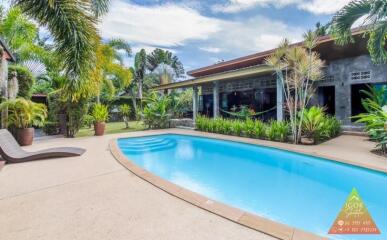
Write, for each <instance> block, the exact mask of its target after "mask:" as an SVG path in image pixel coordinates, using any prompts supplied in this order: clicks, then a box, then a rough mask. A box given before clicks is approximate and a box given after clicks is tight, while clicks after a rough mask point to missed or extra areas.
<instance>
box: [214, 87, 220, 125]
mask: <svg viewBox="0 0 387 240" xmlns="http://www.w3.org/2000/svg"><path fill="white" fill-rule="evenodd" d="M213 98H214V118H217V117H219V82H218V81H215V82H214V88H213Z"/></svg>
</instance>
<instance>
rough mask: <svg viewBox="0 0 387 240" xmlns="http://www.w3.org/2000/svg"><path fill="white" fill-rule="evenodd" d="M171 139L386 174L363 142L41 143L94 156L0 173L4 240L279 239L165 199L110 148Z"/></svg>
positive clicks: (37, 144) (360, 139)
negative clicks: (277, 151)
mask: <svg viewBox="0 0 387 240" xmlns="http://www.w3.org/2000/svg"><path fill="white" fill-rule="evenodd" d="M168 132H169V133H181V134H184V133H190V134H195V135H196V134H199V135H201V136H220V137H221V138H227V139H230V140H242V141H249V142H250V141H251V142H252V143H258V144H263V145H271V146H275V147H280V148H286V149H289V148H290V149H292V150H295V151H303V152H308V153H311V154H317V155H324V156H326V157H329V156H331V157H335V158H340V159H343V160H345V159H347V160H350V161H352V162H354V163H357V164H359V165H364V164H367V166H370V167H372V168H374V169H380V170H384V171H387V159H385V158H383V157H379V156H376V155H374V154H372V153H370V152H369V151H370V150H371V149H372V148H373V147H374V143H371V142H368V141H366V138H364V137H360V136H346V135H344V136H340V137H339V138H336V139H333V140H331V141H328V142H325V143H323V144H321V145H318V146H294V145H289V144H282V143H274V142H267V141H260V140H247V139H241V138H236V137H226V136H221V135H216V134H207V133H201V132H194V131H189V130H178V129H170V130H160V131H144V132H131V133H125V134H114V135H106V136H103V137H87V138H77V139H65V138H56V139H50V140H44V141H37V142H35V143H34V145H33V146H31V147H27V148H26V149H27V150H38V149H42V148H46V147H56V146H77V147H84V148H86V149H87V150H88V151H87V152H86V153H85V154H84V155H83V156H82V157H75V158H67V159H52V160H45V161H36V162H30V163H21V164H15V165H6V166H5V167H4V168H3V169H2V170H1V171H0V232H1V236H2V239H7V240H12V239H23V240H25V239H50V240H51V239H66V240H67V239H93V240H94V239H95V240H98V239H101V240H102V239H179V240H180V239H209V240H210V239H211V240H212V239H275V238H273V237H270V236H268V235H265V234H263V233H260V232H258V231H254V230H252V229H249V228H247V227H243V226H241V225H238V224H236V223H233V222H231V221H229V220H226V219H224V218H222V217H219V216H217V215H215V214H212V213H209V212H207V211H205V210H202V209H200V208H198V207H195V206H193V205H191V204H189V203H187V202H185V201H182V200H180V199H178V198H176V197H174V196H172V195H169V194H167V193H165V192H164V191H162V190H160V189H158V188H156V187H154V186H153V185H151V184H149V183H148V182H145V181H144V180H142V179H140V178H138V177H137V176H135V175H134V174H132V173H131V172H129V171H128V170H127V169H125V168H124V167H122V166H121V165H120V164H119V163H118V162H117V161H116V160H115V159H114V157H113V156H112V155H111V153H110V151H109V149H108V143H109V141H110V140H111V139H115V138H119V137H125V136H127V137H129V136H141V135H144V134H145V135H149V134H155V133H168Z"/></svg>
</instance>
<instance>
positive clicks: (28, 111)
mask: <svg viewBox="0 0 387 240" xmlns="http://www.w3.org/2000/svg"><path fill="white" fill-rule="evenodd" d="M5 109H8V126H10V127H13V128H14V129H15V131H14V134H15V138H16V140H17V141H18V143H19V144H20V145H21V146H28V145H31V144H32V142H33V138H34V128H33V126H37V127H43V125H44V121H45V120H46V117H47V108H46V106H45V105H44V104H40V103H34V102H32V101H31V100H27V99H24V98H17V99H12V100H6V101H5V102H3V103H1V104H0V111H2V110H5Z"/></svg>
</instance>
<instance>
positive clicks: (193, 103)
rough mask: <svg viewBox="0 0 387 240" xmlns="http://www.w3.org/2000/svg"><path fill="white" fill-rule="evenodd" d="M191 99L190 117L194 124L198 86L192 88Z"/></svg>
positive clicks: (196, 113)
mask: <svg viewBox="0 0 387 240" xmlns="http://www.w3.org/2000/svg"><path fill="white" fill-rule="evenodd" d="M192 98H193V99H192V113H193V114H192V115H193V120H194V122H195V121H196V117H197V115H198V86H193V94H192Z"/></svg>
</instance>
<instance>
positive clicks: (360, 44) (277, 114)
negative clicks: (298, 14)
mask: <svg viewBox="0 0 387 240" xmlns="http://www.w3.org/2000/svg"><path fill="white" fill-rule="evenodd" d="M352 34H353V38H354V41H353V42H352V43H349V44H347V45H344V46H340V45H336V43H335V41H334V39H332V38H331V37H330V36H322V37H319V38H318V45H317V46H316V47H315V49H314V51H316V52H318V53H319V54H320V58H321V59H322V60H324V61H325V65H326V66H325V69H324V71H325V74H324V78H323V79H322V80H320V81H318V82H316V83H314V88H315V94H314V96H313V97H312V99H311V104H313V105H320V106H324V107H325V108H326V111H327V112H328V113H330V114H332V115H335V116H336V117H337V118H338V119H339V120H341V121H342V122H343V124H344V125H352V122H353V120H352V119H351V116H354V115H357V114H359V113H360V112H362V111H363V110H364V109H363V108H362V105H361V97H362V93H361V90H362V89H367V86H368V85H376V86H381V85H384V84H387V65H386V64H384V65H383V64H382V65H375V64H373V63H372V61H371V58H370V56H369V53H368V50H367V37H366V36H365V35H364V29H363V30H362V29H360V28H359V29H355V30H353V32H352ZM297 44H302V42H300V43H295V44H294V45H297ZM274 50H275V49H272V50H269V51H265V52H259V53H255V54H252V55H248V56H245V57H241V58H237V59H233V60H229V61H224V62H220V63H217V64H214V65H211V66H206V67H203V68H199V69H195V70H192V71H190V72H188V74H189V75H190V76H192V77H193V79H190V80H186V81H181V82H174V83H170V84H165V85H160V86H158V87H156V88H155V89H156V90H164V91H166V90H168V89H175V88H188V87H192V88H193V89H194V117H195V116H196V114H197V113H198V112H199V113H201V114H205V115H208V116H213V117H218V116H225V117H227V115H228V112H229V111H230V110H231V109H232V108H233V107H235V106H240V105H246V106H249V108H252V109H254V110H255V111H256V112H263V114H262V115H261V116H260V117H261V118H262V119H264V120H268V119H278V120H282V119H283V118H284V112H283V109H284V107H283V106H284V102H283V101H284V97H283V94H282V87H281V85H280V82H278V81H277V79H276V76H275V74H274V71H273V69H272V68H270V67H269V66H267V65H265V63H264V62H265V59H266V58H267V57H268V56H270V54H272V53H273V52H274ZM198 88H201V95H200V96H198V93H199V91H198Z"/></svg>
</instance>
